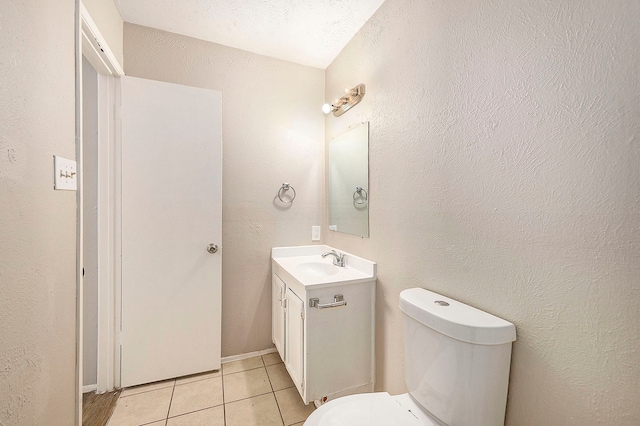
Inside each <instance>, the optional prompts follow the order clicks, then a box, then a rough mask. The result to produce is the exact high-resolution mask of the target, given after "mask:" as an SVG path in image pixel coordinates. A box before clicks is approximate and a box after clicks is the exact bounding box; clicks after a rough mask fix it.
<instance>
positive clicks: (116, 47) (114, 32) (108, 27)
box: [81, 0, 124, 66]
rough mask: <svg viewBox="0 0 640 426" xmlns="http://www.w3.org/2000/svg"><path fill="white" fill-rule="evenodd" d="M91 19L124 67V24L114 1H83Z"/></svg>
mask: <svg viewBox="0 0 640 426" xmlns="http://www.w3.org/2000/svg"><path fill="white" fill-rule="evenodd" d="M81 1H82V4H84V7H86V8H87V12H89V15H91V19H93V21H94V22H95V23H96V25H97V26H98V28H99V29H100V34H102V37H104V39H105V40H106V42H107V44H108V45H109V49H111V51H112V52H113V54H114V55H115V57H116V59H117V60H118V62H119V63H120V65H121V66H123V48H122V37H123V36H122V31H123V25H124V24H123V22H122V18H121V17H120V12H118V8H117V7H116V4H115V3H114V2H113V0H81Z"/></svg>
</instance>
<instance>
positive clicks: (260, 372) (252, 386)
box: [222, 367, 271, 403]
mask: <svg viewBox="0 0 640 426" xmlns="http://www.w3.org/2000/svg"><path fill="white" fill-rule="evenodd" d="M222 380H223V383H224V402H225V403H227V402H233V401H237V400H239V399H244V398H250V397H252V396H257V395H262V394H265V393H267V392H271V384H270V383H269V377H268V376H267V370H266V369H265V368H264V367H263V368H255V369H253V370H248V371H241V372H240V373H234V374H228V375H225V376H222Z"/></svg>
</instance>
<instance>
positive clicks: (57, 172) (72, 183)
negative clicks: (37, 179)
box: [53, 155, 78, 191]
mask: <svg viewBox="0 0 640 426" xmlns="http://www.w3.org/2000/svg"><path fill="white" fill-rule="evenodd" d="M53 189H63V190H67V191H76V190H77V189H78V171H77V169H76V162H75V161H73V160H68V159H66V158H62V157H58V156H55V155H54V156H53Z"/></svg>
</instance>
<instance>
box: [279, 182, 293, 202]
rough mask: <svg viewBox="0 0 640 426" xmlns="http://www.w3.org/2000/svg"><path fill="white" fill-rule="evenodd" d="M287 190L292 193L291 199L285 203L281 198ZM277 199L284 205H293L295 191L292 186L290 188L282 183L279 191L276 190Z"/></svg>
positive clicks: (289, 185)
mask: <svg viewBox="0 0 640 426" xmlns="http://www.w3.org/2000/svg"><path fill="white" fill-rule="evenodd" d="M288 190H292V191H293V197H291V199H290V200H289V201H285V200H283V199H282V196H283V195H284V193H285V192H287V191H288ZM278 199H280V201H282V202H283V203H285V204H291V203H293V200H295V199H296V189H295V188H294V187H293V186H291V184H288V183H283V184H282V186H281V187H280V189H278Z"/></svg>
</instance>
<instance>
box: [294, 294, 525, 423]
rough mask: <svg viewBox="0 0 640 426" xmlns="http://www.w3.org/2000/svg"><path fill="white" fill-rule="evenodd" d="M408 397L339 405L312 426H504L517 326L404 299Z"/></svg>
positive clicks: (434, 298) (448, 305) (372, 396)
mask: <svg viewBox="0 0 640 426" xmlns="http://www.w3.org/2000/svg"><path fill="white" fill-rule="evenodd" d="M400 309H401V310H402V312H403V314H404V316H403V317H404V318H403V319H404V321H403V323H404V343H405V384H406V386H407V389H408V390H409V392H408V393H405V394H402V395H396V396H391V395H389V394H388V393H386V392H378V393H368V394H357V395H350V396H345V397H342V398H337V399H335V400H333V401H329V402H327V403H326V404H323V405H321V406H320V407H318V409H317V410H315V411H314V412H313V413H312V414H311V415H310V416H309V418H308V419H307V421H306V422H305V423H304V425H305V426H395V425H397V426H447V425H456V426H498V425H503V424H504V414H505V408H506V401H507V390H508V386H509V368H510V364H511V345H512V342H513V341H514V340H515V339H516V331H515V326H514V325H513V324H511V323H510V322H508V321H505V320H503V319H501V318H498V317H495V316H493V315H491V314H489V313H486V312H483V311H481V310H479V309H476V308H473V307H471V306H468V305H465V304H464V303H461V302H458V301H456V300H453V299H449V298H448V297H445V296H441V295H439V294H436V293H433V292H431V291H428V290H425V289H421V288H412V289H408V290H404V291H402V292H401V293H400Z"/></svg>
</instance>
